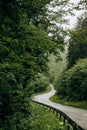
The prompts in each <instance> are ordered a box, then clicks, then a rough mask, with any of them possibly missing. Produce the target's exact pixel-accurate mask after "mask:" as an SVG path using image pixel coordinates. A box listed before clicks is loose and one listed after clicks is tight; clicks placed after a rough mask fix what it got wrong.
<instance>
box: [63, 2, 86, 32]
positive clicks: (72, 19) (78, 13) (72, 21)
mask: <svg viewBox="0 0 87 130" xmlns="http://www.w3.org/2000/svg"><path fill="white" fill-rule="evenodd" d="M79 1H80V0H70V2H71V3H74V5H77V4H78V2H79ZM84 12H85V10H80V11H74V13H75V16H66V18H68V19H69V25H64V27H67V28H69V29H72V28H73V27H74V26H75V24H76V21H77V18H78V17H79V16H81V14H83V13H84Z"/></svg>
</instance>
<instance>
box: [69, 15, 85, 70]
mask: <svg viewBox="0 0 87 130" xmlns="http://www.w3.org/2000/svg"><path fill="white" fill-rule="evenodd" d="M80 19H81V20H80ZM80 19H79V20H78V24H77V26H76V29H75V30H74V31H71V32H70V43H69V48H68V56H67V59H68V68H70V67H72V66H73V65H74V64H75V63H76V61H77V60H78V59H79V58H82V59H83V58H87V51H86V50H87V22H86V21H87V20H86V19H87V14H86V15H85V16H84V18H80Z"/></svg>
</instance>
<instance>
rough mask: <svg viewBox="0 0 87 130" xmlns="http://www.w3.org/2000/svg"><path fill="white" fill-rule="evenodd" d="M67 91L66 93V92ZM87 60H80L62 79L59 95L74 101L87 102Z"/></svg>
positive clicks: (60, 80)
mask: <svg viewBox="0 0 87 130" xmlns="http://www.w3.org/2000/svg"><path fill="white" fill-rule="evenodd" d="M65 90H66V91H65ZM86 93H87V58H86V59H80V60H79V61H78V62H77V63H76V65H74V66H73V67H72V68H71V69H68V70H67V71H65V72H64V73H63V75H62V76H61V77H60V79H59V82H58V86H57V94H58V95H60V97H61V98H66V99H67V100H71V101H72V100H73V101H83V100H87V96H86Z"/></svg>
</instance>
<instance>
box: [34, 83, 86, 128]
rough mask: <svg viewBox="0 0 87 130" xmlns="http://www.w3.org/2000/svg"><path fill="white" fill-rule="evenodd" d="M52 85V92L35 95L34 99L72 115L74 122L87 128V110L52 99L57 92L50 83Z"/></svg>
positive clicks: (69, 115)
mask: <svg viewBox="0 0 87 130" xmlns="http://www.w3.org/2000/svg"><path fill="white" fill-rule="evenodd" d="M50 87H51V91H50V92H48V93H45V94H40V95H38V96H34V98H33V100H34V101H38V102H40V103H44V104H47V105H50V106H52V107H54V108H56V109H58V110H61V111H62V112H64V113H65V114H66V115H68V117H70V118H71V119H72V120H73V121H74V122H76V123H77V124H78V125H79V126H81V127H82V128H83V129H84V130H87V110H84V109H79V108H74V107H70V106H65V105H61V104H58V103H54V102H52V101H50V100H49V98H50V97H51V96H53V95H54V94H55V92H56V91H55V90H54V88H53V86H52V85H50Z"/></svg>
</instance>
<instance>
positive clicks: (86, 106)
mask: <svg viewBox="0 0 87 130" xmlns="http://www.w3.org/2000/svg"><path fill="white" fill-rule="evenodd" d="M50 100H51V101H53V102H56V103H61V104H63V105H67V106H73V107H77V108H82V109H86V110H87V101H68V100H66V98H63V99H60V97H59V96H58V95H57V94H56V95H54V96H52V97H51V98H50Z"/></svg>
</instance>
